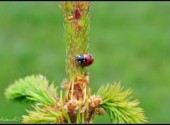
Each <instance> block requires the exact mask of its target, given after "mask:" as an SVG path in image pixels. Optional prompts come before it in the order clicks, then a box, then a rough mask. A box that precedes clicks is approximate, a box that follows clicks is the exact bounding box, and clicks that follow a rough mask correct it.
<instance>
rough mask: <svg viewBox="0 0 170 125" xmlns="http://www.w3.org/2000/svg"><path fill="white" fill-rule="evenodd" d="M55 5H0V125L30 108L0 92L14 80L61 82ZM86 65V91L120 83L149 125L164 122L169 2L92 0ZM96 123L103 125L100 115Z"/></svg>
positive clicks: (168, 112) (167, 116)
mask: <svg viewBox="0 0 170 125" xmlns="http://www.w3.org/2000/svg"><path fill="white" fill-rule="evenodd" d="M62 14H63V13H62V11H61V10H60V8H59V7H58V2H0V123H18V122H20V121H21V119H20V120H18V121H16V122H15V121H11V122H10V121H3V120H1V119H4V118H9V119H12V118H14V117H16V116H17V117H18V118H21V116H22V115H23V114H25V115H26V114H27V113H26V111H25V109H30V104H25V103H22V104H21V103H18V102H10V101H8V100H6V99H5V96H4V91H5V88H7V87H8V86H9V84H10V83H13V82H14V81H15V80H18V79H19V78H23V77H25V76H28V75H31V74H39V73H40V74H43V75H45V76H46V77H47V79H48V80H50V81H55V83H56V85H58V86H60V83H61V82H62V80H63V79H64V78H65V48H66V46H65V42H64V35H63V33H64V27H63V15H62ZM89 38H90V41H89V43H90V46H89V52H90V53H92V54H93V56H94V58H95V62H94V64H93V65H92V66H90V67H88V70H89V71H90V87H91V88H92V91H93V92H96V91H97V90H98V89H99V87H100V86H101V85H104V84H106V83H110V82H113V81H120V82H121V85H122V86H123V87H124V90H126V89H128V88H131V89H132V90H133V93H132V96H133V99H138V100H139V101H140V102H141V103H140V107H142V108H143V109H144V111H145V114H146V116H147V117H148V120H149V123H170V108H169V106H170V55H169V54H170V3H169V2H92V4H91V10H90V37H89ZM95 122H96V123H109V122H110V121H109V118H108V116H107V115H106V116H105V117H103V116H97V117H95Z"/></svg>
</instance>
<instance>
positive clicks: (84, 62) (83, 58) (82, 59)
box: [76, 53, 94, 67]
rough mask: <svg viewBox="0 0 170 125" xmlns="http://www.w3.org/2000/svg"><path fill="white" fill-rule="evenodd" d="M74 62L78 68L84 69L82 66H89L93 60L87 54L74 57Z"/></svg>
mask: <svg viewBox="0 0 170 125" xmlns="http://www.w3.org/2000/svg"><path fill="white" fill-rule="evenodd" d="M76 61H77V63H78V64H79V65H80V66H82V67H84V66H90V65H91V64H92V63H93V62H94V58H93V56H92V55H90V54H89V53H86V54H83V55H78V56H77V57H76Z"/></svg>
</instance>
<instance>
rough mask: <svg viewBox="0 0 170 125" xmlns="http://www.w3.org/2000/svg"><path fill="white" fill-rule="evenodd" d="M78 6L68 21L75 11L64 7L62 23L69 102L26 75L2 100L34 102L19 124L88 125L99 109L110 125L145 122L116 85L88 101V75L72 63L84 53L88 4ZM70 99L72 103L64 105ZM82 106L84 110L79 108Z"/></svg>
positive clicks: (38, 78)
mask: <svg viewBox="0 0 170 125" xmlns="http://www.w3.org/2000/svg"><path fill="white" fill-rule="evenodd" d="M76 4H77V3H76ZM80 4H81V2H80V3H78V4H77V5H76V6H79V7H80V8H79V9H80V10H78V11H79V13H80V14H82V15H81V18H80V19H75V18H73V20H70V19H71V18H70V13H71V16H72V15H74V13H75V10H73V8H71V7H70V6H68V7H67V6H66V8H64V9H66V10H65V14H66V17H65V20H67V21H66V22H65V29H66V35H65V37H66V44H67V48H66V52H67V60H66V73H67V75H68V77H67V78H68V79H67V80H68V81H66V84H65V85H68V84H71V85H70V86H69V87H70V88H69V89H68V88H66V89H67V90H68V91H69V93H68V95H71V99H70V97H68V98H65V99H63V97H62V91H61V92H60V98H57V93H56V92H57V88H56V87H55V86H54V83H52V84H51V85H49V84H48V81H47V80H46V78H45V77H43V76H29V77H26V78H25V79H20V80H18V81H16V82H15V83H14V84H13V85H10V86H9V88H8V89H7V90H6V97H7V98H8V99H11V100H18V101H21V100H24V101H33V102H35V106H33V108H34V110H35V111H27V112H28V116H25V115H24V116H23V123H75V122H76V123H86V122H88V123H89V122H92V121H93V115H94V113H95V109H97V108H99V107H101V108H103V109H105V110H106V111H107V112H108V113H109V116H110V118H111V121H112V122H114V123H144V122H146V118H145V116H144V114H143V110H142V109H141V108H138V107H137V105H138V104H139V103H138V101H137V100H135V101H129V100H130V99H129V98H128V95H129V94H130V93H131V91H130V90H127V91H125V92H122V91H121V90H122V89H121V87H120V85H107V86H106V87H102V88H101V89H100V90H99V91H98V93H97V95H99V97H98V96H96V97H95V96H91V97H90V101H89V100H88V98H89V95H88V91H86V90H88V82H89V81H88V80H89V78H88V75H89V74H88V72H87V71H86V68H82V67H80V66H78V65H76V64H75V57H76V56H77V54H82V53H86V51H87V48H88V33H89V16H88V10H89V8H86V6H87V7H89V4H85V3H83V4H85V5H83V4H82V5H83V6H82V5H80ZM64 5H66V4H64ZM72 5H73V6H74V5H75V4H72ZM74 7H75V6H74ZM74 9H77V8H76V7H75V8H74ZM84 10H85V11H84ZM67 12H68V13H67ZM81 75H84V77H82V76H81ZM70 79H71V80H70ZM67 82H68V83H67ZM71 87H72V88H71ZM74 87H75V88H74ZM73 95H74V96H73ZM77 95H78V96H77ZM79 96H80V97H81V96H82V98H79ZM100 96H101V97H102V98H101V97H100ZM75 97H77V98H75ZM86 97H87V98H86ZM73 98H74V99H76V101H77V102H78V103H76V104H78V106H77V105H75V104H74V101H73V100H72V99H73ZM82 99H83V100H84V101H82ZM70 100H71V101H72V102H71V103H68V104H69V105H67V102H69V101H70ZM85 101H86V102H85ZM101 101H102V103H101ZM82 103H85V104H82ZM83 105H84V107H85V108H86V109H83V108H84V107H83ZM68 107H69V108H68ZM88 108H89V109H88ZM66 109H68V110H66ZM77 109H78V110H77ZM85 113H86V114H88V115H89V116H87V118H85ZM71 116H72V117H71Z"/></svg>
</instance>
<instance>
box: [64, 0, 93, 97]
mask: <svg viewBox="0 0 170 125" xmlns="http://www.w3.org/2000/svg"><path fill="white" fill-rule="evenodd" d="M61 7H62V10H63V11H64V27H65V41H66V67H65V70H66V75H67V84H68V86H69V90H68V91H69V92H67V93H68V95H67V97H68V98H67V100H68V99H73V98H76V99H78V100H82V99H83V100H85V97H86V95H84V90H86V91H87V90H88V89H87V87H88V78H87V69H86V68H85V67H81V66H79V65H78V63H77V62H76V60H75V59H76V56H78V55H81V54H84V53H87V49H88V40H89V38H88V37H89V7H90V2H71V1H69V2H62V3H61ZM82 82H83V83H82ZM86 93H88V92H86Z"/></svg>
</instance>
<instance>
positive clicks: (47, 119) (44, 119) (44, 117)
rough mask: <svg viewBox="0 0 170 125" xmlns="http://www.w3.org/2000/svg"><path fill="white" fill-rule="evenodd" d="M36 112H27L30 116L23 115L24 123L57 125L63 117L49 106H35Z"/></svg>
mask: <svg viewBox="0 0 170 125" xmlns="http://www.w3.org/2000/svg"><path fill="white" fill-rule="evenodd" d="M33 108H34V109H35V111H27V112H28V116H26V115H23V116H22V117H23V123H55V122H56V123H57V122H58V121H59V120H60V117H61V116H62V114H61V112H59V111H55V110H53V109H51V108H50V107H48V106H47V105H44V106H43V107H42V106H33Z"/></svg>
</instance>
